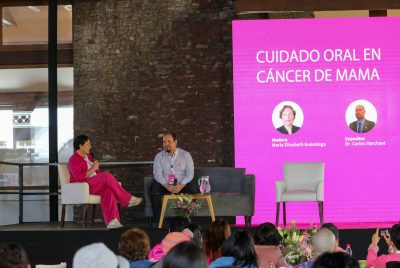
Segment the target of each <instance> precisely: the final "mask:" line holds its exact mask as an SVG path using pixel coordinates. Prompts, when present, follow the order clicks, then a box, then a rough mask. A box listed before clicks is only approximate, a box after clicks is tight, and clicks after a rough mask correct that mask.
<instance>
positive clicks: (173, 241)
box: [161, 232, 190, 256]
mask: <svg viewBox="0 0 400 268" xmlns="http://www.w3.org/2000/svg"><path fill="white" fill-rule="evenodd" d="M189 240H190V237H189V236H188V235H187V234H185V233H183V232H172V233H169V234H167V235H166V236H165V237H164V239H163V240H162V241H161V246H162V250H163V255H164V256H165V255H167V253H168V252H169V251H170V250H171V249H172V248H173V247H174V246H176V245H177V244H179V243H180V242H184V241H189Z"/></svg>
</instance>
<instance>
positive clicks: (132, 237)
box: [118, 228, 150, 260]
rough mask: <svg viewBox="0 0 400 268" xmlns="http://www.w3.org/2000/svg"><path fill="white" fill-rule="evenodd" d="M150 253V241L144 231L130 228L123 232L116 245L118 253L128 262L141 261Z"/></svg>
mask: <svg viewBox="0 0 400 268" xmlns="http://www.w3.org/2000/svg"><path fill="white" fill-rule="evenodd" d="M149 252H150V239H149V236H148V235H147V234H146V232H145V231H143V230H141V229H139V228H132V229H129V230H127V231H125V232H124V233H123V234H122V235H121V237H120V239H119V243H118V253H119V254H120V255H121V256H122V257H124V258H126V259H128V260H143V259H146V258H147V255H149Z"/></svg>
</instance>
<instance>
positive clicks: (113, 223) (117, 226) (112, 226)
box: [107, 219, 123, 229]
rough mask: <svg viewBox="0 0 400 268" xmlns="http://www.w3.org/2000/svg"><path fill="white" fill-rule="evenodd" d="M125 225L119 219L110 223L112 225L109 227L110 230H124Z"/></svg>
mask: <svg viewBox="0 0 400 268" xmlns="http://www.w3.org/2000/svg"><path fill="white" fill-rule="evenodd" d="M122 227H123V225H122V224H121V223H120V222H119V221H118V220H117V219H113V220H112V221H110V223H109V224H108V225H107V228H108V229H115V228H122Z"/></svg>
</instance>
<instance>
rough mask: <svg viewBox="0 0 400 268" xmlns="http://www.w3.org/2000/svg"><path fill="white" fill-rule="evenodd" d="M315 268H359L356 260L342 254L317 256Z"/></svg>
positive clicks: (328, 253)
mask: <svg viewBox="0 0 400 268" xmlns="http://www.w3.org/2000/svg"><path fill="white" fill-rule="evenodd" d="M313 267H315V268H359V267H360V265H359V263H358V261H357V260H356V259H354V258H353V257H351V256H350V255H349V254H347V253H344V252H335V253H330V252H326V253H324V254H322V255H321V256H319V257H318V258H317V259H316V260H315V262H314V266H313Z"/></svg>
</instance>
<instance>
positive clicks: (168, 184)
mask: <svg viewBox="0 0 400 268" xmlns="http://www.w3.org/2000/svg"><path fill="white" fill-rule="evenodd" d="M177 143H178V140H177V138H176V134H175V133H173V132H166V133H164V136H163V148H164V150H162V151H161V152H159V153H158V154H157V155H156V157H155V159H154V164H153V175H154V182H153V184H152V186H151V189H150V198H151V203H152V207H153V216H154V218H155V220H156V221H158V220H159V218H160V213H161V206H162V197H163V195H164V194H169V193H175V194H177V193H196V192H197V184H195V183H194V182H192V180H193V175H194V163H193V159H192V156H191V155H190V153H189V152H186V151H185V150H182V149H180V148H177Z"/></svg>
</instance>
